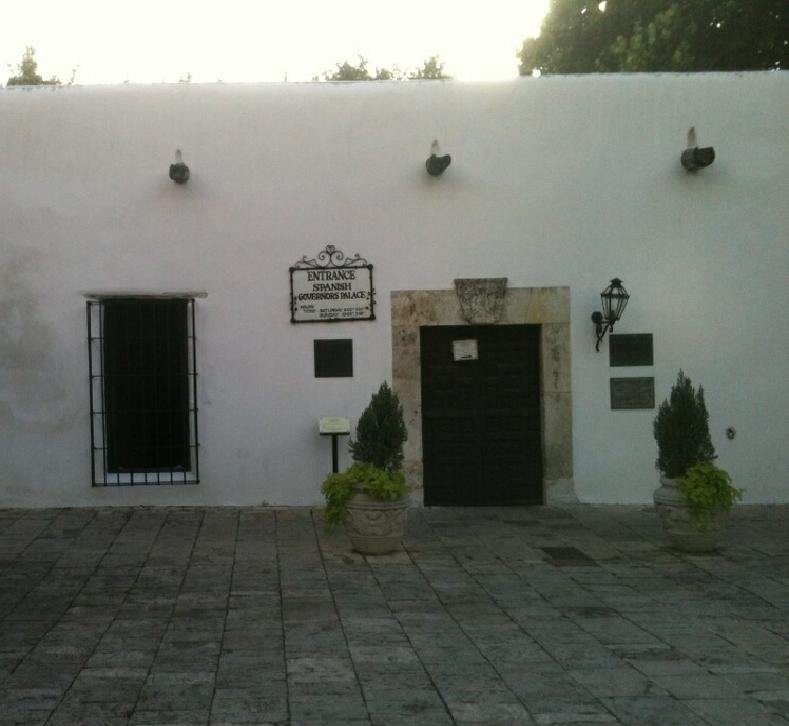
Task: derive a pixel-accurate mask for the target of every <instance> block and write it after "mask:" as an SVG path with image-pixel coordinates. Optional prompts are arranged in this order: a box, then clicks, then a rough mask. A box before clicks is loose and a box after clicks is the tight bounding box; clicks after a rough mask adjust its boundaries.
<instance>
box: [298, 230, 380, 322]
mask: <svg viewBox="0 0 789 726" xmlns="http://www.w3.org/2000/svg"><path fill="white" fill-rule="evenodd" d="M374 305H375V300H374V292H373V266H372V265H371V264H370V263H369V262H367V260H365V259H364V257H360V256H359V255H358V253H357V254H355V255H353V257H347V256H346V255H345V253H344V252H342V251H341V250H338V249H337V248H336V247H335V246H334V245H326V248H325V249H323V250H321V251H320V252H319V253H318V254H317V255H316V256H315V257H313V258H310V259H308V258H307V256H306V255H305V256H304V257H302V258H301V259H300V260H299V261H298V262H296V263H295V264H294V265H293V267H291V268H290V321H291V322H292V323H332V322H340V321H343V320H346V321H347V320H375V309H374Z"/></svg>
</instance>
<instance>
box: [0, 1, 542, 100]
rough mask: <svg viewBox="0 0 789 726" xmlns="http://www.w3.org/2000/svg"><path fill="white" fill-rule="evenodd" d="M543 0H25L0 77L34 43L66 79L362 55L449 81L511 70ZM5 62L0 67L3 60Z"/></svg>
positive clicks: (202, 75)
mask: <svg viewBox="0 0 789 726" xmlns="http://www.w3.org/2000/svg"><path fill="white" fill-rule="evenodd" d="M548 4H549V0H486V1H485V2H478V1H474V0H466V1H464V0H396V2H393V3H389V4H383V3H376V2H369V1H368V2H361V1H360V0H333V1H332V2H327V1H326V0H323V1H321V0H287V1H286V2H277V3H273V2H267V1H266V0H258V1H257V2H255V1H253V0H223V1H222V2H205V1H204V0H134V2H122V3H121V2H117V1H116V0H33V1H32V2H12V3H8V4H7V7H4V9H3V13H2V23H1V24H0V82H2V83H5V80H6V79H7V78H8V76H10V75H14V74H15V73H16V67H17V65H18V64H19V61H20V59H21V57H22V53H23V52H24V50H25V46H28V45H31V46H33V47H34V48H35V49H36V59H37V60H38V72H39V74H40V75H42V76H44V77H45V78H49V77H50V76H52V75H56V76H57V77H58V78H59V79H60V80H61V81H62V82H64V83H67V82H68V81H69V79H70V78H71V77H72V73H73V69H74V68H76V69H77V70H76V76H75V83H77V84H82V85H88V84H97V83H122V82H124V81H128V82H131V83H160V82H170V83H171V82H175V81H178V80H181V79H185V78H186V77H187V75H188V74H191V79H192V81H193V82H215V81H218V80H221V81H225V82H234V81H283V80H285V79H286V78H287V80H289V81H309V80H311V79H312V78H313V77H314V76H319V75H321V74H323V73H324V72H325V71H328V70H334V68H335V64H336V63H339V62H342V61H344V60H346V59H347V60H349V61H351V62H353V63H356V62H357V60H358V58H357V57H358V56H359V55H362V56H364V57H365V58H367V60H368V69H370V71H371V72H373V73H374V70H375V68H376V67H378V66H383V67H386V68H392V66H399V67H400V68H402V69H406V70H409V69H412V68H415V67H421V65H422V63H423V61H424V60H425V59H426V58H428V57H430V56H431V55H438V56H439V57H440V58H441V60H442V61H443V62H444V69H445V72H447V73H449V74H450V75H452V76H453V77H455V78H457V79H459V80H473V81H476V80H501V79H506V78H514V77H515V76H517V74H518V61H517V58H516V53H517V51H518V49H519V48H520V45H521V43H522V41H523V39H524V38H525V37H527V36H532V35H536V34H537V33H538V32H539V28H540V23H541V21H542V17H543V16H544V15H545V13H546V12H547V9H548ZM9 66H10V68H9Z"/></svg>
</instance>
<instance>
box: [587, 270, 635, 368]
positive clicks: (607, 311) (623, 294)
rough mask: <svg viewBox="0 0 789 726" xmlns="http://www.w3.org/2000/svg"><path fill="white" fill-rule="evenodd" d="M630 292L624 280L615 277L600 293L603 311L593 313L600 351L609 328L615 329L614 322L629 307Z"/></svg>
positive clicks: (596, 348) (597, 348)
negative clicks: (623, 283)
mask: <svg viewBox="0 0 789 726" xmlns="http://www.w3.org/2000/svg"><path fill="white" fill-rule="evenodd" d="M629 299H630V293H628V291H627V290H625V288H624V286H623V285H622V281H621V280H620V279H619V278H618V277H615V278H614V279H613V280H611V284H610V285H609V286H608V287H607V288H605V290H603V291H602V292H601V293H600V301H601V302H602V305H603V312H602V313H601V312H599V311H595V312H593V313H592V322H593V323H594V324H595V333H596V335H597V343H596V344H595V347H594V349H595V350H596V351H597V352H598V353H599V352H600V343H601V342H602V341H603V337H604V336H605V334H606V333H607V332H608V331H609V330H613V329H614V323H615V322H617V320H619V319H620V318H621V317H622V313H623V312H624V311H625V308H626V307H627V301H628V300H629Z"/></svg>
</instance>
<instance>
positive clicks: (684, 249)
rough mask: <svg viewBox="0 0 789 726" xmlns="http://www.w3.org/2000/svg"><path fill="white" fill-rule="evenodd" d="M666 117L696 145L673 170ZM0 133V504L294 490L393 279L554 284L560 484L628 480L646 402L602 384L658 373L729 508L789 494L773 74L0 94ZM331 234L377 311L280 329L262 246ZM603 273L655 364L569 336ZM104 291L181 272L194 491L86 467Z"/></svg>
mask: <svg viewBox="0 0 789 726" xmlns="http://www.w3.org/2000/svg"><path fill="white" fill-rule="evenodd" d="M690 126H695V127H696V129H697V132H698V140H699V145H701V146H706V145H712V146H714V147H715V150H716V153H717V159H716V161H715V163H714V164H713V165H712V166H711V167H710V168H708V169H706V170H704V171H702V172H700V173H698V174H696V175H692V174H687V173H686V172H685V171H684V170H683V169H682V168H681V166H680V165H679V154H680V152H681V150H682V149H683V148H684V147H685V142H686V134H687V131H688V128H689V127H690ZM434 138H437V139H439V141H440V142H441V147H442V150H443V151H445V152H448V153H450V154H451V155H452V165H451V166H450V168H449V170H448V171H447V172H446V174H445V175H444V176H443V177H441V178H438V179H433V178H430V177H428V176H427V175H426V174H425V171H424V160H425V158H426V156H427V155H428V153H429V148H430V142H431V141H432V140H433V139H434ZM176 147H178V148H180V149H182V150H183V155H184V161H186V163H187V164H189V166H190V168H191V171H192V177H191V179H190V181H189V183H188V184H187V185H185V186H176V185H174V184H173V183H172V182H171V181H170V180H169V179H168V177H167V170H168V166H169V164H170V163H171V161H172V158H173V153H174V150H175V148H176ZM0 149H1V150H2V151H1V152H0V153H1V156H0V159H1V161H0V261H1V262H2V268H1V269H0V506H39V505H46V506H74V505H113V504H183V505H190V504H250V503H261V502H268V503H271V504H309V503H314V502H318V501H319V500H320V494H319V491H318V487H319V484H320V482H321V480H322V479H323V477H324V475H325V473H326V471H327V469H328V468H329V462H330V455H329V442H328V440H326V439H320V438H319V437H318V435H317V430H316V428H317V425H316V420H317V417H318V416H320V415H345V416H349V417H351V418H352V419H355V418H356V417H357V416H358V415H359V413H360V412H361V410H362V409H363V407H364V405H365V404H366V402H367V400H368V399H369V396H370V394H371V392H372V391H373V390H374V389H376V388H377V386H378V384H379V383H380V381H381V380H383V379H385V378H387V379H388V378H390V376H391V340H390V310H389V293H390V291H391V290H405V289H408V290H414V289H441V288H449V287H451V286H452V281H453V279H454V278H458V277H507V278H509V284H510V285H511V286H514V287H529V286H550V285H560V286H569V287H570V288H571V296H572V320H571V328H572V388H573V416H574V430H573V446H574V460H575V470H574V474H575V486H576V491H577V494H578V496H579V498H580V499H581V500H582V501H590V502H645V501H649V499H650V497H651V492H652V490H653V489H654V487H655V485H656V483H657V473H656V472H655V470H654V459H655V454H656V451H655V444H654V440H653V438H652V420H653V418H654V413H655V412H654V411H629V412H628V411H611V410H610V408H609V387H608V378H609V377H610V376H619V375H654V376H655V379H656V396H657V399H658V401H660V400H662V399H663V398H665V396H666V395H667V394H668V392H669V389H670V387H671V384H672V382H673V381H674V379H675V377H676V373H677V370H678V369H679V368H680V367H681V368H683V369H684V370H685V372H686V373H687V374H688V375H689V376H690V377H691V378H692V379H693V381H694V383H702V384H703V385H704V386H705V390H706V395H707V402H708V407H709V410H710V424H711V431H712V437H713V443H714V444H715V446H716V447H717V449H718V453H719V459H720V464H721V465H722V466H723V467H725V468H726V469H728V470H729V471H730V472H731V473H732V475H733V478H734V480H735V483H736V484H737V485H739V486H743V487H745V488H746V501H750V502H778V501H780V502H786V501H789V481H787V478H788V477H787V471H789V466H788V465H789V457H788V455H787V445H786V444H787V441H789V388H788V387H787V385H786V370H787V363H788V362H789V349H788V347H787V331H788V330H789V325H788V324H787V323H789V314H788V313H787V311H788V310H789V285H787V278H788V275H787V273H788V272H789V251H788V250H789V244H788V243H787V237H788V232H789V211H788V210H789V205H787V200H788V199H789V182H788V181H787V180H789V74H787V73H785V72H780V73H744V74H699V75H671V74H668V75H649V76H647V75H631V76H616V75H612V76H586V77H583V76H577V77H572V76H571V77H553V78H541V79H520V80H517V81H513V82H506V83H496V84H465V83H457V82H449V83H437V82H433V83H416V82H409V83H361V84H274V85H247V86H244V85H210V86H200V85H185V84H182V85H175V86H151V87H137V86H123V87H91V88H79V87H72V88H58V89H53V88H38V89H7V90H3V91H0ZM327 243H330V244H335V245H336V246H337V247H339V248H340V249H342V250H343V251H345V252H346V253H349V254H350V253H355V252H359V253H360V254H361V255H362V256H364V257H366V258H367V259H368V260H369V261H370V262H371V263H372V264H373V265H374V266H375V283H376V290H377V302H378V305H377V311H376V312H377V316H378V319H377V320H376V321H373V322H356V323H339V324H332V325H292V324H291V323H290V321H289V308H288V305H289V299H288V267H289V266H290V265H291V264H293V263H294V262H295V261H296V260H297V259H298V258H300V257H301V256H302V255H305V254H306V255H308V256H313V255H314V254H315V253H317V252H318V251H319V250H320V249H322V248H323V247H324V246H325V245H326V244H327ZM613 276H619V277H621V278H622V279H623V280H624V282H625V285H626V287H627V288H628V290H629V291H630V293H631V300H630V304H629V306H628V308H627V311H626V313H625V317H624V319H623V320H622V322H621V323H620V324H619V325H617V330H616V332H621V333H653V334H654V343H655V365H654V367H653V368H633V369H622V368H609V366H608V344H607V340H606V342H605V343H603V345H602V346H601V352H600V353H595V350H594V337H593V330H592V327H593V326H592V324H591V322H590V320H589V317H590V314H591V312H592V311H593V310H597V309H599V293H600V290H601V289H602V288H603V287H604V286H605V285H606V284H607V282H608V281H609V279H610V278H611V277H613ZM129 291H136V292H151V293H157V292H164V291H205V292H206V293H207V297H205V298H204V299H200V300H198V302H197V335H198V370H199V373H200V375H199V382H198V383H199V385H198V403H199V406H200V420H199V426H200V444H201V451H200V468H201V483H200V484H199V485H198V486H194V487H135V488H92V487H91V486H90V481H91V479H90V455H89V445H90V438H89V408H88V372H87V357H88V354H87V343H86V337H87V331H86V324H85V300H84V294H85V293H87V292H129ZM321 337H328V338H332V337H350V338H352V339H353V345H354V370H355V375H354V377H353V378H352V379H323V380H316V379H315V378H314V377H313V370H312V366H313V358H312V345H313V343H312V342H313V339H315V338H321ZM727 426H734V427H735V428H736V429H737V437H736V438H735V439H734V440H733V441H729V440H727V439H726V437H725V433H724V432H725V429H726V427H727ZM343 448H344V447H343ZM347 460H348V458H347V455H346V454H345V453H343V458H342V462H343V463H347Z"/></svg>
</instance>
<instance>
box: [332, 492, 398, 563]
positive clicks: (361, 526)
mask: <svg viewBox="0 0 789 726" xmlns="http://www.w3.org/2000/svg"><path fill="white" fill-rule="evenodd" d="M409 502H410V500H409V497H408V496H405V497H403V498H401V499H394V500H391V501H388V500H382V499H374V498H373V497H370V496H368V495H367V494H362V493H357V494H354V495H353V496H352V497H351V498H350V499H349V500H348V504H347V511H346V515H345V520H344V523H345V532H346V533H347V535H348V538H349V539H350V540H351V545H352V546H353V549H355V550H356V551H357V552H361V553H362V554H363V555H383V554H386V553H387V552H393V551H394V550H396V549H397V548H398V547H399V546H400V542H402V539H403V535H404V534H405V524H406V518H407V515H408V506H409Z"/></svg>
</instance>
